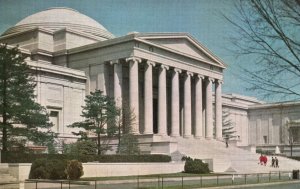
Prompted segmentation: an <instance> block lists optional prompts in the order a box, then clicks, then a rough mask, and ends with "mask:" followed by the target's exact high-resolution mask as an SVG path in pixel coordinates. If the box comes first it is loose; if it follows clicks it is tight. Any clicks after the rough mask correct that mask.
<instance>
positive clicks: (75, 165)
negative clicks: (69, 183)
mask: <svg viewBox="0 0 300 189" xmlns="http://www.w3.org/2000/svg"><path fill="white" fill-rule="evenodd" d="M65 173H66V174H67V177H68V179H71V180H76V179H79V178H80V177H81V176H82V175H83V167H82V163H81V162H79V161H78V160H71V161H68V165H67V168H66V170H65Z"/></svg>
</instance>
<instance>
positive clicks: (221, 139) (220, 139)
mask: <svg viewBox="0 0 300 189" xmlns="http://www.w3.org/2000/svg"><path fill="white" fill-rule="evenodd" d="M216 140H217V141H224V139H223V138H222V137H219V138H216Z"/></svg>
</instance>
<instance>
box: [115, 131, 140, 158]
mask: <svg viewBox="0 0 300 189" xmlns="http://www.w3.org/2000/svg"><path fill="white" fill-rule="evenodd" d="M118 152H119V154H126V155H136V154H140V148H139V145H138V139H137V138H136V136H135V135H133V134H131V133H129V134H124V135H123V136H122V137H121V140H120V145H119V149H118Z"/></svg>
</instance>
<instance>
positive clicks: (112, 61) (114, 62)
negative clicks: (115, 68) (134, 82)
mask: <svg viewBox="0 0 300 189" xmlns="http://www.w3.org/2000/svg"><path fill="white" fill-rule="evenodd" d="M119 63H120V60H119V59H115V60H110V61H109V64H110V65H113V64H119Z"/></svg>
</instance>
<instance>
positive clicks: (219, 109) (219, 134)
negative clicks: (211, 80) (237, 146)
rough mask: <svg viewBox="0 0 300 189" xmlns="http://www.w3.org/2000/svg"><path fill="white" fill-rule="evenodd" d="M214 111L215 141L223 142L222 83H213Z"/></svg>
mask: <svg viewBox="0 0 300 189" xmlns="http://www.w3.org/2000/svg"><path fill="white" fill-rule="evenodd" d="M215 87H216V89H215V90H216V92H215V98H216V99H215V102H216V103H215V105H216V106H215V111H216V139H217V140H223V138H222V88H221V87H222V81H221V80H217V81H216V82H215Z"/></svg>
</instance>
